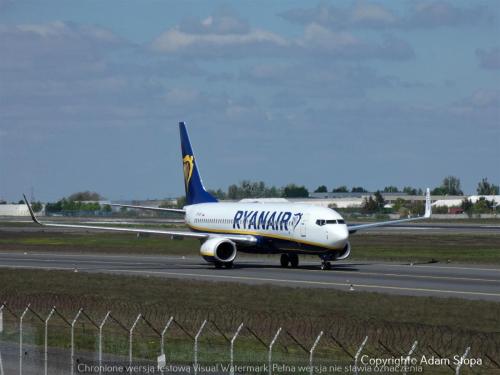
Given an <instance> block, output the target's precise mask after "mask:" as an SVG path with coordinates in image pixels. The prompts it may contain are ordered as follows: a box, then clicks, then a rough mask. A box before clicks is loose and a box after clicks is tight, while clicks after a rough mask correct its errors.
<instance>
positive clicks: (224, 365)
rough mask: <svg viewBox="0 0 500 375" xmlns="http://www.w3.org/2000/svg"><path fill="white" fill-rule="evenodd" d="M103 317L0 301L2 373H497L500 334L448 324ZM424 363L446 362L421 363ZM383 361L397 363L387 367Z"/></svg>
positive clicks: (120, 313) (499, 370)
mask: <svg viewBox="0 0 500 375" xmlns="http://www.w3.org/2000/svg"><path fill="white" fill-rule="evenodd" d="M97 315H98V314H91V313H88V312H87V311H85V310H84V309H83V308H80V309H78V310H76V311H75V312H74V313H73V314H70V312H68V311H66V310H65V311H62V310H61V311H60V310H58V309H57V308H56V307H52V308H50V309H47V310H46V311H44V312H43V313H42V312H41V311H37V310H35V308H33V307H32V306H31V305H27V306H25V307H23V308H19V306H17V307H15V306H11V305H9V304H7V303H4V304H2V305H0V375H4V374H20V375H23V374H42V373H43V374H76V373H108V374H109V373H129V374H130V373H146V372H147V373H174V372H175V373H194V374H202V373H229V374H231V375H233V374H236V373H265V374H270V375H271V374H277V373H303V374H313V373H352V374H358V373H359V374H361V373H375V372H376V373H395V372H396V373H401V374H404V373H415V372H427V373H432V374H440V373H443V374H452V373H454V374H459V373H460V374H487V373H492V374H495V373H498V374H500V364H499V363H500V340H499V339H500V334H498V333H493V334H477V333H474V334H472V333H471V334H460V335H457V334H456V333H454V332H451V331H449V330H447V329H445V328H436V327H425V326H419V327H413V329H411V327H405V326H403V325H393V324H390V325H389V324H387V325H384V324H380V323H379V324H376V323H369V324H367V323H364V324H359V323H355V322H349V323H348V322H343V321H341V320H337V322H334V323H333V324H332V325H331V326H329V327H325V328H324V329H323V330H320V331H314V330H313V325H309V326H308V325H307V324H306V325H304V324H302V323H304V322H296V324H290V326H285V325H283V324H281V325H280V324H277V325H276V324H269V322H267V324H256V323H257V322H256V321H252V320H249V319H245V320H246V321H240V322H238V323H237V324H235V322H237V320H236V319H237V317H236V316H234V315H232V314H229V313H227V314H226V315H227V316H222V317H221V316H219V315H217V314H216V315H215V316H210V314H207V315H206V316H203V315H201V312H200V313H198V314H194V313H193V314H189V316H182V317H176V316H168V318H166V319H164V320H163V321H161V319H159V316H158V314H157V315H155V314H151V313H149V314H143V313H139V314H137V315H134V316H130V318H129V319H126V318H124V317H125V316H126V315H127V313H126V312H125V311H120V310H118V312H117V314H114V313H113V312H111V311H106V312H104V313H102V314H100V315H99V316H97ZM261 318H262V316H261ZM339 321H340V323H339ZM260 323H263V322H262V321H261V322H260ZM264 323H265V322H264ZM277 323H279V322H277ZM288 323H289V322H288ZM419 328H420V329H419ZM455 356H456V358H457V359H456V360H454V357H455ZM424 357H425V358H426V359H429V360H430V359H431V358H438V359H439V358H444V359H450V362H449V363H446V361H444V362H443V363H438V364H425V363H424V364H423V365H422V363H421V360H422V358H424ZM460 359H461V360H460ZM384 360H386V361H389V362H390V361H391V360H392V361H393V362H394V361H396V360H397V361H399V362H398V363H396V364H393V365H391V366H389V365H386V367H384V366H383V365H382V364H381V362H380V361H384ZM479 360H480V363H478V361H479ZM376 361H379V362H376ZM471 365H472V366H471ZM376 367H377V368H378V370H377V371H375V368H376ZM369 369H371V370H370V371H368V370H369ZM113 371H114V372H113Z"/></svg>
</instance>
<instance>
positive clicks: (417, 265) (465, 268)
mask: <svg viewBox="0 0 500 375" xmlns="http://www.w3.org/2000/svg"><path fill="white" fill-rule="evenodd" d="M344 264H348V263H344ZM379 264H381V265H384V266H389V267H401V264H390V263H379ZM406 266H408V267H410V266H409V265H406ZM413 267H420V268H444V269H452V270H471V271H493V272H500V268H479V267H462V266H429V265H425V264H414V265H413Z"/></svg>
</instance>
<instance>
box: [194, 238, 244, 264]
mask: <svg viewBox="0 0 500 375" xmlns="http://www.w3.org/2000/svg"><path fill="white" fill-rule="evenodd" d="M200 254H201V256H202V257H203V259H205V260H206V261H207V262H210V263H215V262H220V263H229V262H232V261H233V260H234V258H236V244H235V243H234V242H233V241H231V240H228V239H227V238H223V237H220V238H218V237H214V238H210V239H209V240H207V241H205V242H204V243H203V245H201V248H200Z"/></svg>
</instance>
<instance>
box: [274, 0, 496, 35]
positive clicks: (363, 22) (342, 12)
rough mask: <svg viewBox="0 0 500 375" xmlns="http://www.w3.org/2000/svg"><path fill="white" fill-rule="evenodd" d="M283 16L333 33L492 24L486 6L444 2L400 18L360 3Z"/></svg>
mask: <svg viewBox="0 0 500 375" xmlns="http://www.w3.org/2000/svg"><path fill="white" fill-rule="evenodd" d="M279 15H280V16H281V17H283V18H284V19H286V20H288V21H290V22H293V23H297V24H301V25H308V24H312V23H316V24H319V25H322V26H325V27H328V28H331V29H333V30H339V29H390V28H398V29H420V28H426V29H428V28H437V27H458V26H464V25H479V24H482V23H483V22H485V21H491V16H490V12H489V11H488V9H487V7H485V6H483V5H476V6H473V7H469V8H461V7H459V6H456V5H455V4H453V3H450V2H447V1H442V0H437V1H421V2H416V3H412V6H411V8H410V9H409V10H408V11H407V13H406V14H396V13H395V12H393V11H392V10H391V9H389V8H388V7H386V6H384V5H382V4H378V3H375V2H368V1H359V2H356V3H354V4H353V5H350V6H347V7H336V6H332V5H328V4H321V5H318V6H316V7H315V8H302V9H299V8H297V9H290V10H288V11H285V12H283V13H281V14H279Z"/></svg>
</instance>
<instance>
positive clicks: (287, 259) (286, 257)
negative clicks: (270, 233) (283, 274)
mask: <svg viewBox="0 0 500 375" xmlns="http://www.w3.org/2000/svg"><path fill="white" fill-rule="evenodd" d="M280 264H281V267H285V268H286V267H288V265H289V264H290V265H291V266H292V268H297V267H298V266H299V256H298V255H297V254H281V257H280Z"/></svg>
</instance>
